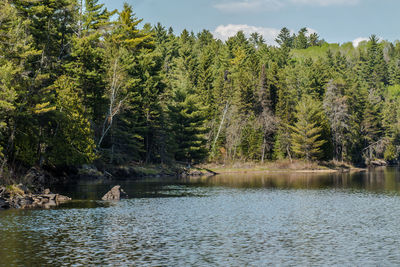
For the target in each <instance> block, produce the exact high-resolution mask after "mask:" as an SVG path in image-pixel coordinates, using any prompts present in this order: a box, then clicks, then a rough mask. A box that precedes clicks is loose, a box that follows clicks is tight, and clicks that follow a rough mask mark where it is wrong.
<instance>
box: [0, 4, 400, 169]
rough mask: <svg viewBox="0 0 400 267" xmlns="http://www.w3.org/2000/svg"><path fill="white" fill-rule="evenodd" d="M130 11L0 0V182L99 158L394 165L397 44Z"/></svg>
mask: <svg viewBox="0 0 400 267" xmlns="http://www.w3.org/2000/svg"><path fill="white" fill-rule="evenodd" d="M141 23H142V20H141V19H138V18H137V17H136V15H135V13H134V11H133V9H132V7H131V6H130V5H128V4H125V5H124V7H123V9H122V10H121V11H116V10H114V11H110V10H107V9H106V8H105V7H104V6H103V4H100V3H98V1H97V0H86V1H77V0H43V1H33V0H5V1H2V2H1V3H0V87H1V91H0V153H1V154H0V156H1V162H0V164H1V168H0V174H1V175H4V174H6V173H8V172H10V171H11V170H15V169H18V168H27V167H29V166H47V167H51V168H60V167H64V166H77V165H81V164H85V163H91V162H93V161H95V160H101V161H103V162H107V163H110V164H125V163H128V162H132V161H136V162H145V163H165V164H168V163H172V162H174V161H184V162H200V161H207V160H208V161H235V160H248V161H261V162H263V161H265V160H276V159H285V158H288V159H293V158H301V159H306V160H330V159H336V160H339V161H347V162H354V163H359V162H365V161H369V160H372V159H374V158H385V159H387V160H397V158H398V157H399V147H400V144H399V140H400V139H399V133H400V111H399V109H398V108H397V107H398V105H399V103H400V102H399V101H400V43H398V42H396V43H390V42H386V41H380V40H379V39H378V38H377V37H376V36H374V35H372V36H371V37H370V39H369V41H367V42H364V43H361V44H360V45H359V46H358V47H353V46H352V44H351V43H349V44H344V45H341V46H339V45H333V44H328V43H326V42H325V41H324V40H320V37H319V36H318V35H317V34H315V33H311V34H310V33H308V32H307V29H306V28H302V29H301V30H300V31H299V32H298V33H297V34H293V33H292V32H290V31H289V30H288V29H287V28H283V29H282V30H281V32H280V34H279V35H278V37H277V39H276V42H277V43H278V46H271V45H267V44H266V43H265V41H264V40H263V38H262V36H261V35H259V34H257V33H254V34H251V36H250V37H246V36H245V34H244V33H243V32H238V33H237V34H236V35H235V36H233V37H231V38H229V39H228V40H227V41H226V42H223V41H221V40H218V39H215V38H214V37H213V35H212V33H211V32H210V31H207V30H203V31H201V32H199V33H198V34H194V33H193V32H189V31H187V30H184V31H182V33H180V34H178V35H177V34H175V33H174V31H173V29H172V28H168V29H167V28H166V27H164V26H162V25H161V24H157V25H150V24H144V25H143V26H141Z"/></svg>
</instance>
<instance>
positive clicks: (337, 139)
mask: <svg viewBox="0 0 400 267" xmlns="http://www.w3.org/2000/svg"><path fill="white" fill-rule="evenodd" d="M344 87H345V84H344V82H343V81H330V82H329V83H328V86H327V89H326V93H325V97H324V102H323V107H324V110H325V113H326V114H327V116H328V119H329V121H330V125H331V131H332V142H333V145H334V155H335V159H336V160H341V161H343V148H344V143H345V141H346V133H347V132H348V130H349V128H350V115H349V108H348V104H347V99H346V96H344V92H343V91H344Z"/></svg>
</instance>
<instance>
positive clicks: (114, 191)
mask: <svg viewBox="0 0 400 267" xmlns="http://www.w3.org/2000/svg"><path fill="white" fill-rule="evenodd" d="M121 198H128V194H127V193H125V191H124V190H123V189H122V188H121V186H119V185H116V186H114V187H113V188H111V190H110V191H108V193H107V194H105V195H104V196H103V197H102V198H101V199H102V200H120V199H121Z"/></svg>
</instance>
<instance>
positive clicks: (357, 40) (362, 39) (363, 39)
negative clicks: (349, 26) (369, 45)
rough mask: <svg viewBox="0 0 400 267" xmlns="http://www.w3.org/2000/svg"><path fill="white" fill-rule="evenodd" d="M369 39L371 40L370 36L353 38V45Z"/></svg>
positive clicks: (355, 45)
mask: <svg viewBox="0 0 400 267" xmlns="http://www.w3.org/2000/svg"><path fill="white" fill-rule="evenodd" d="M368 40H369V38H366V37H358V38H356V39H354V40H353V46H354V47H357V46H358V45H359V44H360V43H361V42H364V41H368Z"/></svg>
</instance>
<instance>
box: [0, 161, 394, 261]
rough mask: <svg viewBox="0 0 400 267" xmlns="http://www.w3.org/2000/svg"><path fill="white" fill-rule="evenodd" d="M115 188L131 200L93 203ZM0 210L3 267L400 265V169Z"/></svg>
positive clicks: (208, 184) (188, 182)
mask: <svg viewBox="0 0 400 267" xmlns="http://www.w3.org/2000/svg"><path fill="white" fill-rule="evenodd" d="M115 184H120V185H121V186H122V188H123V189H124V190H125V191H126V192H127V193H128V194H129V196H130V197H131V198H130V199H127V200H122V201H120V202H116V203H106V202H101V201H98V199H100V198H101V196H102V195H103V194H105V193H106V192H107V191H108V190H109V189H110V188H111V186H112V185H115ZM54 190H55V191H57V193H62V194H66V195H68V196H70V197H72V198H73V199H75V200H74V201H72V202H70V203H67V204H65V205H63V206H60V207H58V208H56V209H50V210H7V211H2V212H0V266H60V265H64V266H71V265H73V266H88V265H89V266H90V265H101V266H104V265H106V266H107V265H110V266H245V265H246V266H266V265H284V266H287V265H347V266H348V265H357V266H359V265H363V266H376V265H380V266H387V265H399V264H400V169H398V168H381V169H375V170H370V171H369V172H361V173H354V174H349V173H340V174H339V173H336V174H304V173H302V174H300V173H299V174H287V173H286V174H285V173H274V174H263V173H256V174H250V173H249V174H246V173H245V174H230V175H220V176H215V177H207V178H205V177H204V178H191V179H172V178H149V179H144V180H139V181H118V182H113V183H109V182H108V183H107V182H103V183H100V182H93V181H80V182H79V183H75V184H74V183H71V184H68V185H63V186H57V187H56V188H54Z"/></svg>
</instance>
